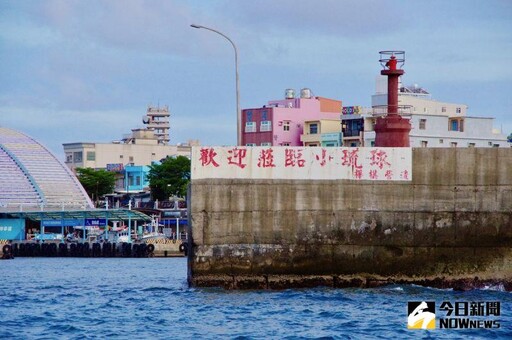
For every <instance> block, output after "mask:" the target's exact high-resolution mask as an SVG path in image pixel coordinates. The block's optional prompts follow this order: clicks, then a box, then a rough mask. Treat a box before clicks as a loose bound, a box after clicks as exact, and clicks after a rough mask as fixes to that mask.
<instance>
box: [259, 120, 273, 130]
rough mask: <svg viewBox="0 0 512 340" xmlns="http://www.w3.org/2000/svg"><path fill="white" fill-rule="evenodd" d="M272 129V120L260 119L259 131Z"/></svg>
mask: <svg viewBox="0 0 512 340" xmlns="http://www.w3.org/2000/svg"><path fill="white" fill-rule="evenodd" d="M265 131H272V122H271V121H270V120H263V121H261V125H260V132H265Z"/></svg>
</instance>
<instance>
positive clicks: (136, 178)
mask: <svg viewBox="0 0 512 340" xmlns="http://www.w3.org/2000/svg"><path fill="white" fill-rule="evenodd" d="M135 185H136V186H140V176H137V177H135Z"/></svg>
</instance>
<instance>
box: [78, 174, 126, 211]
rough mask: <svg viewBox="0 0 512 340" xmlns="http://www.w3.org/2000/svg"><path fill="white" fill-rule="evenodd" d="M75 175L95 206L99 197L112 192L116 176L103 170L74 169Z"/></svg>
mask: <svg viewBox="0 0 512 340" xmlns="http://www.w3.org/2000/svg"><path fill="white" fill-rule="evenodd" d="M76 175H77V177H78V180H79V181H80V183H82V186H83V187H84V189H85V191H87V194H88V195H89V197H91V199H92V200H94V201H96V205H98V200H99V198H100V197H101V196H103V195H105V194H110V193H112V192H113V191H114V187H115V184H116V176H115V174H114V173H113V172H110V171H106V170H103V169H100V170H94V169H91V168H76Z"/></svg>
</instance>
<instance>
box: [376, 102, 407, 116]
mask: <svg viewBox="0 0 512 340" xmlns="http://www.w3.org/2000/svg"><path fill="white" fill-rule="evenodd" d="M372 111H373V113H372V114H373V116H374V117H380V116H385V115H387V114H388V113H389V106H388V105H376V106H374V107H372ZM412 112H413V106H412V105H398V114H400V115H401V116H411V115H412Z"/></svg>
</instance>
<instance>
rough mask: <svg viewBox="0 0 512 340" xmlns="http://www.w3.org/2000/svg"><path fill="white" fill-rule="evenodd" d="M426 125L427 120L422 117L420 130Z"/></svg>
mask: <svg viewBox="0 0 512 340" xmlns="http://www.w3.org/2000/svg"><path fill="white" fill-rule="evenodd" d="M426 125H427V120H426V119H420V130H425V127H426Z"/></svg>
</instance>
